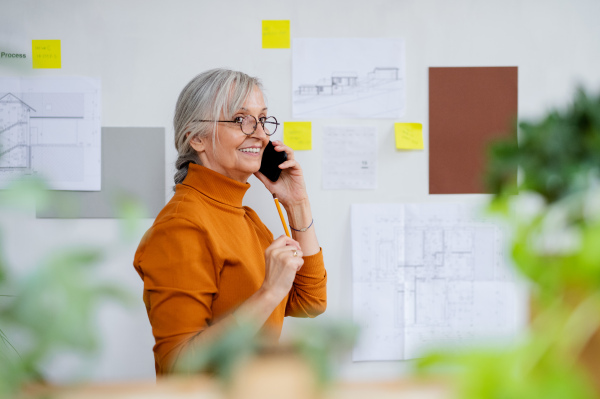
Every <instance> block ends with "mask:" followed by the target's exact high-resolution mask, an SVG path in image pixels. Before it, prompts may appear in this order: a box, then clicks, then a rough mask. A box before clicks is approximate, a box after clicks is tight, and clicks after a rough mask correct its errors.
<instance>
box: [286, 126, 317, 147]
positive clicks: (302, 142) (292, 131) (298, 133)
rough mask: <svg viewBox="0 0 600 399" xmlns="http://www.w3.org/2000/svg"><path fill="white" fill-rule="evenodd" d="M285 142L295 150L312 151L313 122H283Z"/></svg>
mask: <svg viewBox="0 0 600 399" xmlns="http://www.w3.org/2000/svg"><path fill="white" fill-rule="evenodd" d="M283 142H284V143H285V145H287V146H289V147H291V148H292V149H294V150H312V122H283Z"/></svg>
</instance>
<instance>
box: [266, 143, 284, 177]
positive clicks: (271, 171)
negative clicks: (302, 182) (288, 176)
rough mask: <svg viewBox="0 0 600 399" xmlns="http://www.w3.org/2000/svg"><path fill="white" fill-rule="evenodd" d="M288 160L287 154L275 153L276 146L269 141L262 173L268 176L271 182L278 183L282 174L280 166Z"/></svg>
mask: <svg viewBox="0 0 600 399" xmlns="http://www.w3.org/2000/svg"><path fill="white" fill-rule="evenodd" d="M286 160H287V154H286V153H285V152H283V151H282V152H277V151H275V146H274V145H273V143H271V141H270V140H269V144H267V146H266V147H265V150H264V151H263V155H262V163H261V164H260V169H259V171H260V173H262V174H263V175H265V176H267V178H268V179H269V180H271V181H277V179H279V175H280V174H281V169H279V165H281V164H282V163H284V162H285V161H286Z"/></svg>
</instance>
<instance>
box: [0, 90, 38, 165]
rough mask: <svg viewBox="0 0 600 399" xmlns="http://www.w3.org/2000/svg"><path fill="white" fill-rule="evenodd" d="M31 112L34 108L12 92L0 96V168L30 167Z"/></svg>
mask: <svg viewBox="0 0 600 399" xmlns="http://www.w3.org/2000/svg"><path fill="white" fill-rule="evenodd" d="M31 112H35V109H33V108H32V107H30V106H29V105H28V104H26V103H24V102H23V101H21V99H19V98H18V97H17V96H15V95H14V94H12V93H8V94H5V95H4V96H2V97H0V169H21V170H28V169H29V168H30V166H31V159H30V134H29V129H30V123H29V121H30V115H31Z"/></svg>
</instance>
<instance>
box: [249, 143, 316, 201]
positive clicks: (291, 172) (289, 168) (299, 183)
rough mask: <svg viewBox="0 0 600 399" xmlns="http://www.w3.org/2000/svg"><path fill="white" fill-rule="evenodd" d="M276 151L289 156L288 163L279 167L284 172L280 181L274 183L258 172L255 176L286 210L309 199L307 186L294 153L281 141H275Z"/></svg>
mask: <svg viewBox="0 0 600 399" xmlns="http://www.w3.org/2000/svg"><path fill="white" fill-rule="evenodd" d="M273 146H274V147H275V151H277V152H282V151H284V152H285V153H286V154H287V161H285V162H284V163H282V164H281V165H279V168H280V169H281V170H282V172H281V175H280V176H279V179H277V181H276V182H272V181H271V180H269V179H268V178H267V177H266V176H265V175H263V174H262V173H260V172H256V173H255V174H254V175H255V176H256V177H257V178H258V179H259V180H260V181H261V182H262V183H263V184H264V185H265V187H267V190H269V191H270V192H271V194H275V195H277V198H279V202H281V203H282V204H283V206H284V207H285V208H286V209H289V207H290V206H293V205H295V204H299V203H302V202H303V201H306V200H307V199H308V195H307V194H306V186H305V184H304V175H303V174H302V168H300V164H299V163H298V162H297V161H296V159H295V158H294V151H293V150H292V149H291V148H290V147H288V146H286V145H284V144H283V143H282V142H281V141H277V140H276V141H273Z"/></svg>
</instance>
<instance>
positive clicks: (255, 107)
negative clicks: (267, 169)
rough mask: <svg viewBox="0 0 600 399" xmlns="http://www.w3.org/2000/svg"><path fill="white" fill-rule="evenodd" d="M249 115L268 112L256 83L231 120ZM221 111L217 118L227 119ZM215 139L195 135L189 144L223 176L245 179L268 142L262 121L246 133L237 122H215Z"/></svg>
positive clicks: (202, 159) (207, 163)
mask: <svg viewBox="0 0 600 399" xmlns="http://www.w3.org/2000/svg"><path fill="white" fill-rule="evenodd" d="M246 115H252V116H254V117H255V118H256V120H259V119H260V118H262V117H266V116H267V107H266V105H265V101H264V98H263V94H262V92H261V90H260V89H259V88H257V87H255V88H254V89H253V90H252V92H251V93H250V95H249V96H248V98H247V99H246V101H245V102H244V105H243V106H242V108H240V109H239V110H237V111H236V112H235V113H234V114H233V117H232V118H231V120H234V119H235V118H236V117H239V116H241V117H244V116H246ZM224 118H225V117H224V116H223V115H221V117H220V118H219V120H226V119H224ZM215 136H216V137H217V140H216V143H214V145H213V142H212V137H210V136H209V137H206V138H202V139H200V138H198V137H194V138H193V139H192V140H191V141H190V144H191V146H192V147H193V148H194V149H195V150H196V152H198V156H199V157H200V161H202V165H204V166H205V167H207V168H209V169H212V170H214V171H215V172H219V173H221V174H222V175H224V176H227V177H229V178H231V179H234V180H237V181H239V182H241V183H246V182H247V181H248V178H249V177H250V176H251V175H252V174H253V173H255V172H257V171H258V169H260V163H261V159H262V153H263V151H264V149H265V146H266V145H267V143H268V142H269V137H268V136H267V135H266V134H265V132H264V131H263V128H262V126H261V124H260V123H259V124H258V126H257V127H256V131H255V132H254V133H253V134H251V135H249V136H247V135H245V134H244V133H242V130H241V129H240V125H239V124H237V123H222V122H221V123H217V132H216V135H215Z"/></svg>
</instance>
